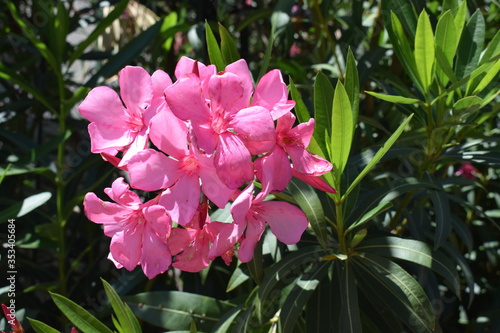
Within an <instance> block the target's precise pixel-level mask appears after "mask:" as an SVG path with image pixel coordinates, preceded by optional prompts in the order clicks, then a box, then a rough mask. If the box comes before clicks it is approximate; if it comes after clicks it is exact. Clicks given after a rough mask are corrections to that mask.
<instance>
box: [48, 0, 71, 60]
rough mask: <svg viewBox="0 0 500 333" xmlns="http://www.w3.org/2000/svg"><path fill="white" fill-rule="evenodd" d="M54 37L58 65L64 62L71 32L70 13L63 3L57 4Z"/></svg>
mask: <svg viewBox="0 0 500 333" xmlns="http://www.w3.org/2000/svg"><path fill="white" fill-rule="evenodd" d="M53 24H54V35H55V36H53V38H52V40H53V42H54V45H53V46H54V56H55V57H56V59H57V62H58V63H60V64H61V63H62V62H63V60H64V59H63V57H64V54H65V50H66V38H67V37H68V32H69V24H70V20H69V13H68V11H67V10H66V6H65V5H64V3H63V2H57V14H56V16H55V17H54V18H53Z"/></svg>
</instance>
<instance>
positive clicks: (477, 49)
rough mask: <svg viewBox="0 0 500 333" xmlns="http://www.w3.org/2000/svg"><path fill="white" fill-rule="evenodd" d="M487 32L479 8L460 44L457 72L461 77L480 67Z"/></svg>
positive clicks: (466, 27)
mask: <svg viewBox="0 0 500 333" xmlns="http://www.w3.org/2000/svg"><path fill="white" fill-rule="evenodd" d="M484 34H485V23H484V17H483V15H482V14H481V11H479V10H477V11H476V12H475V13H474V14H473V15H472V16H471V18H470V19H469V22H467V25H466V26H465V29H464V31H463V33H462V37H461V39H460V44H459V46H458V53H457V61H456V67H455V74H456V75H457V78H458V79H461V78H463V77H465V76H467V75H469V74H470V73H472V71H473V70H474V69H476V68H477V67H478V62H479V57H480V56H481V52H482V51H483V44H484Z"/></svg>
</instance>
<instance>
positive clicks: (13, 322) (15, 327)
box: [2, 304, 24, 333]
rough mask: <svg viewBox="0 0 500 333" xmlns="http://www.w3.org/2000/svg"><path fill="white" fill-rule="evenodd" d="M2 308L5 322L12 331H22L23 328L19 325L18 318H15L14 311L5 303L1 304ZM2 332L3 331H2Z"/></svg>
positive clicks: (22, 332)
mask: <svg viewBox="0 0 500 333" xmlns="http://www.w3.org/2000/svg"><path fill="white" fill-rule="evenodd" d="M2 310H3V313H4V315H5V319H6V321H7V323H9V324H10V326H11V327H12V332H14V333H24V328H23V327H22V326H21V323H20V322H19V320H17V318H16V313H15V311H14V310H12V311H11V309H10V308H9V307H7V305H5V304H2ZM2 333H4V332H3V331H2Z"/></svg>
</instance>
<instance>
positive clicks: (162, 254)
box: [140, 227, 172, 279]
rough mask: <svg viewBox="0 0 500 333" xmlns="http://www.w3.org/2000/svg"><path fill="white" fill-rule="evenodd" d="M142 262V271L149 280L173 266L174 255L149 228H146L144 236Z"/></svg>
mask: <svg viewBox="0 0 500 333" xmlns="http://www.w3.org/2000/svg"><path fill="white" fill-rule="evenodd" d="M140 262H141V266H142V271H143V272H144V274H145V275H146V276H147V277H148V278H149V279H152V278H154V277H155V276H156V275H158V274H161V273H164V272H165V271H166V270H167V269H168V268H169V267H170V264H172V255H171V254H170V250H169V248H168V246H167V243H166V241H163V240H160V238H158V237H157V236H156V233H155V232H154V231H153V230H152V229H151V228H149V227H146V228H145V230H144V233H143V236H142V252H141V259H140Z"/></svg>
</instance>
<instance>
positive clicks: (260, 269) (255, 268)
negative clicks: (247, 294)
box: [247, 238, 264, 285]
mask: <svg viewBox="0 0 500 333" xmlns="http://www.w3.org/2000/svg"><path fill="white" fill-rule="evenodd" d="M263 243H264V238H261V239H260V241H259V242H258V243H257V246H255V249H254V251H253V257H252V260H250V261H249V262H247V267H248V271H249V272H250V275H251V276H252V278H253V280H254V282H255V284H257V285H259V284H260V282H261V281H262V276H263V275H264V266H263V265H264V260H263V258H262V245H263Z"/></svg>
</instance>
